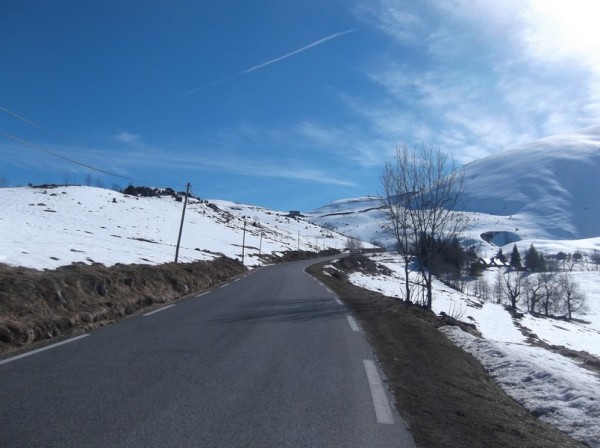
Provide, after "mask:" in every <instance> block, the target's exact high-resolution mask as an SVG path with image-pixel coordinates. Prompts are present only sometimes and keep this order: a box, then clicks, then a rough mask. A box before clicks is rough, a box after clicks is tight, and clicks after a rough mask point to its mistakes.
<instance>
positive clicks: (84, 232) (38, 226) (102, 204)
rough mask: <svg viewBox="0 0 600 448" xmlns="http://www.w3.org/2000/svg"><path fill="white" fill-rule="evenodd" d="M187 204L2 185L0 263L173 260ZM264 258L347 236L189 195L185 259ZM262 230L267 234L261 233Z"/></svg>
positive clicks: (336, 244)
mask: <svg viewBox="0 0 600 448" xmlns="http://www.w3.org/2000/svg"><path fill="white" fill-rule="evenodd" d="M182 207H183V203H182V202H178V201H176V200H175V199H174V198H173V197H171V196H163V197H160V198H159V197H134V196H127V195H123V194H121V193H118V192H115V191H112V190H106V189H100V188H93V187H82V186H69V187H56V188H29V187H25V188H0V235H1V237H2V238H1V241H0V263H6V264H9V265H13V266H25V267H32V268H36V269H44V268H55V267H58V266H62V265H67V264H70V263H72V262H84V263H90V262H99V263H103V264H105V265H107V266H110V265H113V264H116V263H149V264H158V263H164V262H169V261H173V259H174V257H175V247H176V243H177V235H178V232H179V225H180V221H181V212H182ZM244 221H245V222H246V239H245V251H244V252H245V253H244V262H245V264H246V265H257V264H260V261H259V260H258V257H257V256H258V254H259V252H260V253H262V254H265V253H278V252H282V251H286V250H296V249H300V250H311V251H316V250H322V249H327V248H337V249H342V248H344V247H345V246H346V242H347V238H346V237H344V236H342V235H339V234H337V233H335V232H331V231H327V230H325V229H322V228H320V227H318V226H316V225H314V224H310V223H308V222H306V221H305V220H303V219H302V218H301V217H290V216H289V215H288V213H287V212H278V211H273V210H268V209H265V208H261V207H254V206H249V205H241V204H234V203H231V202H226V201H217V200H215V201H208V202H207V201H198V200H195V199H190V201H189V202H188V207H187V211H186V215H185V224H184V227H183V236H182V239H181V249H180V252H179V260H180V261H193V260H204V259H211V258H214V257H215V256H216V254H224V255H227V256H229V257H233V258H239V259H241V258H242V242H243V238H244ZM261 235H262V236H261Z"/></svg>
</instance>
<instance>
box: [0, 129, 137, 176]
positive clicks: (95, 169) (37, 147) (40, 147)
mask: <svg viewBox="0 0 600 448" xmlns="http://www.w3.org/2000/svg"><path fill="white" fill-rule="evenodd" d="M0 135H3V136H4V137H6V138H8V139H11V140H14V141H15V142H19V143H22V144H23V145H25V146H28V147H30V148H32V149H35V150H37V151H41V152H45V153H46V154H50V155H52V156H54V157H58V158H59V159H63V160H66V161H67V162H71V163H74V164H75V165H79V166H82V167H84V168H87V169H89V170H92V171H98V172H100V173H104V174H108V175H109V176H113V177H118V178H121V179H125V180H133V181H136V182H143V181H142V180H141V179H134V178H132V177H127V176H122V175H120V174H117V173H113V172H111V171H107V170H103V169H102V168H96V167H95V166H92V165H88V164H86V163H83V162H79V161H78V160H75V159H71V158H69V157H66V156H63V155H62V154H59V153H57V152H54V151H50V150H49V149H46V148H44V147H43V146H40V145H36V144H34V143H31V142H28V141H26V140H23V139H21V138H19V137H15V136H14V135H10V134H7V133H6V132H4V131H0Z"/></svg>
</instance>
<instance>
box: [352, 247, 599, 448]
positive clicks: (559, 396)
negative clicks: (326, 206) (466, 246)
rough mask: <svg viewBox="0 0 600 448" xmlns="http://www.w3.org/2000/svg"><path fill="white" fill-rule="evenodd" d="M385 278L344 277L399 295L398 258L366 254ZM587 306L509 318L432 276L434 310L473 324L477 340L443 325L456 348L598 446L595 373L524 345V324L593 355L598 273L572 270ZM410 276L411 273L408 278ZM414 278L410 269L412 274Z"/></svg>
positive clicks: (543, 414)
mask: <svg viewBox="0 0 600 448" xmlns="http://www.w3.org/2000/svg"><path fill="white" fill-rule="evenodd" d="M371 257H372V258H373V260H374V261H376V262H377V263H380V264H383V265H385V266H386V267H387V268H389V269H390V270H391V272H392V274H391V275H382V274H381V273H380V274H377V275H371V274H366V273H364V272H355V273H352V274H350V276H349V280H350V281H351V282H352V283H354V284H356V285H357V286H360V287H363V288H366V289H370V290H373V291H377V292H381V293H382V294H385V295H387V296H390V297H398V298H401V297H402V281H403V278H404V270H403V265H402V261H401V259H400V258H399V257H398V256H397V255H390V254H381V255H371ZM572 274H573V275H574V276H576V278H577V282H578V283H579V284H580V286H581V290H582V291H583V292H584V293H585V294H586V296H587V304H588V310H587V311H586V312H585V314H579V315H578V316H577V317H579V318H580V319H579V320H573V321H570V322H567V321H562V320H555V319H548V318H542V317H534V316H531V315H529V314H525V315H524V316H523V317H522V318H521V319H514V318H513V317H512V316H511V315H510V314H509V312H508V311H507V310H506V309H505V308H504V306H502V305H499V304H496V303H492V302H486V301H483V300H481V299H479V298H478V297H475V296H473V295H469V294H465V293H461V292H458V291H455V290H453V289H451V288H449V287H447V286H446V285H444V284H443V283H441V282H439V281H437V280H436V281H434V300H433V304H432V305H433V311H434V312H435V313H436V314H439V313H441V312H444V313H446V314H448V315H451V316H455V317H457V318H460V319H461V320H463V321H465V322H470V323H473V324H475V325H476V327H477V328H478V330H479V331H480V332H481V334H482V336H483V338H475V337H473V336H471V335H470V334H467V333H464V332H462V331H461V330H460V329H458V328H457V327H443V328H442V331H444V332H445V333H446V334H447V335H448V337H450V338H451V339H452V340H453V341H454V342H455V343H456V344H457V345H459V346H461V347H463V348H464V349H465V350H466V351H468V352H470V353H471V354H473V355H474V356H475V357H477V358H478V359H479V360H480V361H481V363H482V364H483V365H484V366H485V367H486V369H487V370H488V371H489V372H490V374H491V376H492V377H493V378H494V379H495V380H496V381H497V382H498V383H499V384H500V386H501V387H502V388H503V389H505V391H506V392H507V394H508V395H510V396H511V397H513V398H514V399H515V400H517V401H519V402H520V403H522V404H523V405H524V406H525V407H526V408H528V409H529V410H530V411H531V412H533V413H534V414H535V415H537V416H539V417H540V418H541V419H543V420H546V421H548V422H549V423H551V424H553V425H555V426H557V427H558V428H559V429H561V430H563V431H565V432H566V433H568V434H570V435H571V436H572V437H573V438H575V439H577V440H580V441H583V442H585V443H587V444H588V445H589V446H593V447H600V423H599V422H600V377H599V376H598V375H597V374H594V373H593V372H590V371H589V370H586V369H584V368H582V367H581V366H580V365H579V364H578V363H577V362H575V361H574V360H572V359H571V358H567V357H564V356H561V355H558V354H556V353H553V352H550V351H548V350H545V349H543V348H540V347H533V346H530V345H529V344H528V343H527V338H526V337H525V336H524V335H523V333H522V332H521V331H520V327H525V328H526V329H527V330H529V331H530V332H532V333H534V334H536V335H537V336H538V337H539V339H540V340H541V341H544V342H546V343H548V344H551V345H559V346H564V347H567V348H570V349H572V350H576V351H587V352H589V353H591V354H592V355H595V356H596V357H598V358H600V272H589V271H583V272H573V273H572ZM413 276H414V277H413ZM411 278H414V279H415V280H416V273H411Z"/></svg>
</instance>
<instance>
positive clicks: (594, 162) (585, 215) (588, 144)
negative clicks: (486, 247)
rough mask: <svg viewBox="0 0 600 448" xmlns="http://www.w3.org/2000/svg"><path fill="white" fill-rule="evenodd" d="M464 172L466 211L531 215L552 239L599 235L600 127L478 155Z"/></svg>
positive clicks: (530, 218)
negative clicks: (478, 158) (483, 155)
mask: <svg viewBox="0 0 600 448" xmlns="http://www.w3.org/2000/svg"><path fill="white" fill-rule="evenodd" d="M465 176H466V177H465V203H464V204H465V207H464V209H465V210H469V211H473V212H479V213H486V214H490V215H495V216H515V215H517V216H520V217H521V218H526V219H527V220H528V221H530V222H535V223H539V225H538V227H539V230H540V231H543V232H544V235H543V236H544V237H546V238H548V239H582V238H593V237H598V236H600V201H599V200H598V194H599V192H600V126H594V127H591V128H587V129H584V130H581V131H579V132H575V133H572V134H568V135H561V136H556V137H549V138H544V139H541V140H538V141H535V142H533V143H529V144H526V145H522V146H519V147H517V148H515V149H511V150H508V151H503V152H500V153H497V154H493V155H491V156H488V157H485V158H483V159H480V160H476V161H474V162H472V163H470V164H468V165H467V166H466V167H465ZM540 236H542V235H540Z"/></svg>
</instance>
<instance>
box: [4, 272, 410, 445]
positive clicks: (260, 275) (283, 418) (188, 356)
mask: <svg viewBox="0 0 600 448" xmlns="http://www.w3.org/2000/svg"><path fill="white" fill-rule="evenodd" d="M309 264H310V262H296V263H289V264H280V265H276V266H271V267H267V268H263V269H260V270H258V271H255V272H253V273H251V274H249V275H248V276H246V277H244V278H241V279H239V280H237V281H233V282H231V283H229V284H227V285H225V286H224V287H221V288H217V289H215V290H213V291H211V292H209V293H207V294H204V295H202V296H198V297H194V298H190V299H187V300H184V301H180V302H178V303H176V304H175V306H171V307H167V308H164V309H161V310H158V311H157V312H154V313H153V314H150V315H145V316H143V315H140V316H136V317H133V318H130V319H126V320H124V321H121V322H119V323H116V324H113V325H110V326H107V327H103V328H100V329H98V330H94V331H93V332H91V333H90V334H89V335H88V336H87V337H83V338H80V339H76V340H71V341H67V343H64V344H63V345H60V346H50V347H49V348H48V349H46V350H44V351H39V352H33V353H32V354H31V355H29V356H25V357H22V358H19V359H8V360H3V361H0V446H1V447H3V448H8V447H109V446H110V447H261V448H263V447H410V446H413V443H412V440H411V437H410V435H409V434H408V431H407V430H406V425H405V424H404V423H403V421H402V420H401V418H400V417H399V416H398V414H397V413H396V412H395V411H393V410H392V411H390V408H389V406H388V400H389V397H388V396H387V392H386V391H385V390H384V388H382V387H381V386H380V384H379V385H378V383H377V381H378V379H379V374H378V371H377V369H376V368H374V366H375V364H374V363H373V362H372V360H373V359H374V358H373V354H372V352H371V349H370V347H369V346H368V344H367V343H366V341H365V339H364V335H363V334H362V333H361V332H357V331H355V330H356V328H355V327H354V325H355V322H354V321H353V320H352V319H351V318H348V314H347V313H348V311H347V309H346V308H345V307H344V306H343V305H341V304H339V303H338V302H337V301H336V299H335V296H334V295H333V294H332V293H330V292H329V291H327V290H326V289H325V288H324V287H323V286H322V285H320V284H319V283H318V282H317V281H316V280H315V279H313V278H312V277H310V276H308V275H307V274H305V273H304V268H305V267H306V266H308V265H309ZM353 328H354V329H353Z"/></svg>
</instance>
